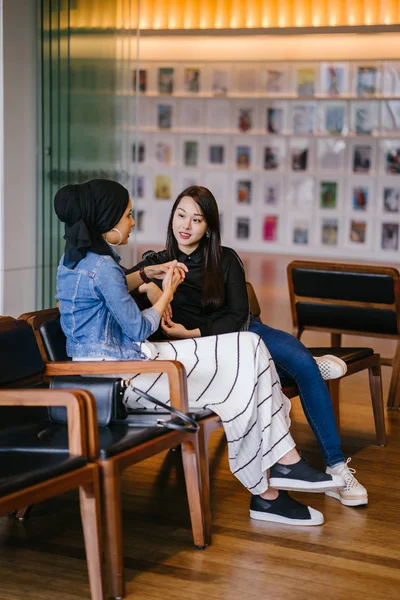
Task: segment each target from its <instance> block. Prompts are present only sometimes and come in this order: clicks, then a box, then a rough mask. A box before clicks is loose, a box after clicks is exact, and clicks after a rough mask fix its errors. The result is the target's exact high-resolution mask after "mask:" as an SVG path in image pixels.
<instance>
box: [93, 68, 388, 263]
mask: <svg viewBox="0 0 400 600" xmlns="http://www.w3.org/2000/svg"><path fill="white" fill-rule="evenodd" d="M138 75H139V80H138V82H137V81H136V72H135V71H134V72H133V73H129V77H131V80H130V85H131V89H132V91H131V92H128V93H127V92H121V93H120V94H119V97H120V99H121V101H125V97H126V96H127V95H128V96H132V97H131V98H130V102H131V107H132V111H131V114H132V119H131V120H130V122H129V123H120V125H119V126H118V131H119V132H120V134H121V135H122V132H123V133H124V135H125V136H126V135H127V132H128V135H129V136H130V135H131V136H132V142H131V144H130V152H131V157H130V159H131V165H132V167H131V169H130V178H131V181H130V184H131V192H132V195H133V196H134V197H135V206H136V210H135V214H136V220H137V231H138V237H137V239H138V241H146V242H149V243H152V242H153V243H160V240H162V237H161V238H160V229H161V231H162V230H163V229H165V227H166V222H167V217H168V215H169V211H170V209H171V206H172V202H173V200H174V199H175V197H176V196H177V195H178V194H179V193H180V192H181V191H182V190H183V189H185V188H186V187H188V186H189V185H195V184H196V185H205V186H207V187H209V188H210V189H211V191H212V192H213V193H214V195H215V196H216V198H217V201H218V203H219V206H220V212H221V222H222V231H223V242H224V244H226V245H231V246H234V247H235V248H238V249H239V250H244V249H246V250H249V251H261V252H285V253H291V254H298V255H314V256H318V255H319V256H329V255H331V256H335V257H336V256H337V257H343V258H354V257H357V256H358V257H360V258H367V259H368V258H377V259H379V260H389V261H396V260H397V258H398V252H399V247H400V61H368V62H359V61H358V62H335V63H328V62H317V61H315V62H307V63H305V62H281V63H279V62H273V63H272V62H271V63H268V62H265V61H263V62H259V63H256V62H251V63H249V62H243V63H238V62H235V63H234V62H224V63H221V62H215V63H213V62H204V61H202V62H199V63H196V62H195V61H191V62H190V63H187V62H184V61H180V62H178V61H171V62H169V63H163V62H160V61H154V62H153V61H146V62H142V63H141V64H140V70H139V72H138ZM125 83H126V82H125ZM125 89H126V86H125ZM82 91H84V90H82ZM135 91H138V92H139V94H138V95H137V96H136V97H135ZM118 101H119V100H118V98H117V104H118ZM136 103H138V105H137V104H136ZM135 117H136V118H137V122H136V120H135ZM117 135H118V133H117Z"/></svg>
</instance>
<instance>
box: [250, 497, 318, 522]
mask: <svg viewBox="0 0 400 600" xmlns="http://www.w3.org/2000/svg"><path fill="white" fill-rule="evenodd" d="M250 517H251V518H252V519H258V520H259V521H272V522H274V523H284V524H286V525H303V526H307V527H310V526H311V525H322V523H323V522H324V515H323V514H322V513H321V512H319V511H318V510H315V509H314V508H311V506H305V504H300V502H297V500H294V499H293V498H291V497H290V496H289V494H288V493H287V492H279V496H278V497H277V498H276V500H264V498H261V496H252V498H251V502H250Z"/></svg>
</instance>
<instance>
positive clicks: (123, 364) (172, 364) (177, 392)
mask: <svg viewBox="0 0 400 600" xmlns="http://www.w3.org/2000/svg"><path fill="white" fill-rule="evenodd" d="M136 373H167V375H168V383H169V393H170V398H171V406H173V407H174V408H177V409H178V410H180V411H182V412H185V413H188V412H189V405H188V395H187V381H186V371H185V367H184V366H183V364H182V363H180V362H179V361H177V360H118V361H111V360H110V361H101V362H98V361H96V362H79V361H76V362H74V361H65V362H48V363H46V369H45V372H44V376H45V377H55V376H56V375H119V374H121V375H127V374H129V375H135V374H136Z"/></svg>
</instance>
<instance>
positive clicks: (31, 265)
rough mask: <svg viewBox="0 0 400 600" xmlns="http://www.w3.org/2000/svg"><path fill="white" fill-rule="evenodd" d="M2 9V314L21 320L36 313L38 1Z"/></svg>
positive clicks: (13, 1) (8, 2)
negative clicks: (21, 317)
mask: <svg viewBox="0 0 400 600" xmlns="http://www.w3.org/2000/svg"><path fill="white" fill-rule="evenodd" d="M0 9H1V17H0V18H2V27H1V46H0V63H1V67H0V85H1V83H3V85H2V86H1V92H2V94H1V96H2V97H1V100H0V146H1V148H0V224H1V227H0V314H3V315H12V316H18V315H20V314H21V313H23V312H27V311H29V310H34V309H35V285H36V120H37V118H36V115H37V111H36V39H37V30H36V2H35V0H2V1H1V2H0ZM1 70H2V76H3V81H1ZM1 154H3V157H2V156H1Z"/></svg>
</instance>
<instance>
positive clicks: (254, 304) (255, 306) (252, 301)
mask: <svg viewBox="0 0 400 600" xmlns="http://www.w3.org/2000/svg"><path fill="white" fill-rule="evenodd" d="M246 287H247V296H248V298H249V308H250V314H251V316H252V317H255V318H256V319H259V320H261V319H260V315H261V308H260V305H259V303H258V300H257V296H256V293H255V291H254V288H253V286H252V284H251V283H250V281H246Z"/></svg>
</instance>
